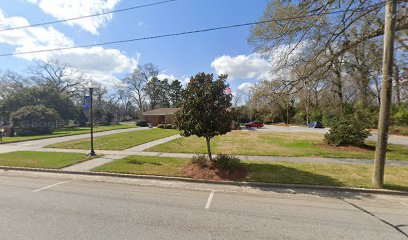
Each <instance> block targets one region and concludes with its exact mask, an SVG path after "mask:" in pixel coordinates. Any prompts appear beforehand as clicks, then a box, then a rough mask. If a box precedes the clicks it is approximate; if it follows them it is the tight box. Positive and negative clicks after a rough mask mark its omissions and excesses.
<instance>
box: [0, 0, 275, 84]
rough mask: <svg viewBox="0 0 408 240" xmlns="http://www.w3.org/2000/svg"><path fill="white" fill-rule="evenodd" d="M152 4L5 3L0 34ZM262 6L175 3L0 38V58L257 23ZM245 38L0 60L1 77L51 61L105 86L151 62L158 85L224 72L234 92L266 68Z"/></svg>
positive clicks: (120, 0) (247, 1) (201, 38)
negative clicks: (167, 79) (159, 78)
mask: <svg viewBox="0 0 408 240" xmlns="http://www.w3.org/2000/svg"><path fill="white" fill-rule="evenodd" d="M158 1H160V0H149V1H146V0H144V1H141V0H86V1H85V0H82V1H81V0H71V1H64V0H13V1H11V0H3V1H1V2H0V9H1V13H0V27H1V28H7V27H13V26H14V27H15V26H18V25H19V24H21V23H23V22H24V21H23V20H24V19H25V20H26V21H27V22H28V23H29V24H33V23H38V22H44V21H55V20H59V19H63V18H67V17H75V16H81V15H87V14H92V13H96V12H98V11H101V9H102V10H103V11H109V10H113V9H121V8H127V7H133V6H137V5H142V4H146V3H153V2H158ZM64 2H65V3H64ZM66 2H70V4H69V5H66ZM266 4H267V1H266V0H255V1H253V0H179V1H177V2H172V3H166V4H163V5H159V6H152V7H147V8H141V9H136V10H131V11H127V12H121V13H114V14H113V15H112V16H111V17H109V16H108V17H107V16H105V17H103V18H91V19H85V20H80V21H77V22H76V23H72V22H71V23H70V24H67V23H59V24H54V25H52V27H51V26H44V27H38V28H36V29H25V30H15V31H8V32H0V51H1V52H2V53H5V52H7V53H8V52H17V51H22V50H24V51H28V50H33V49H37V48H38V49H46V48H53V47H61V46H78V45H83V44H89V43H100V42H107V41H115V40H121V39H130V38H137V37H145V36H153V35H159V34H166V33H174V32H183V31H189V30H195V29H202V28H209V27H215V26H224V25H232V24H237V23H245V22H253V21H257V20H258V19H259V18H260V17H261V15H262V13H263V11H264V9H265V6H266ZM248 35H249V27H242V28H237V29H229V30H221V31H215V32H207V33H199V34H193V35H187V36H178V37H171V38H162V39H155V40H147V41H139V42H132V43H124V44H116V45H109V46H103V47H99V48H92V49H77V50H75V51H68V52H60V53H48V54H36V55H26V56H18V57H16V56H11V57H0V66H1V67H0V69H2V70H4V69H11V70H14V71H17V72H23V71H26V69H27V67H28V66H30V65H33V61H35V60H42V61H50V60H51V59H57V60H59V61H61V62H63V63H64V64H67V65H69V66H72V67H73V68H77V69H78V70H80V71H83V72H86V73H88V74H89V76H91V77H95V78H96V79H98V81H101V82H106V83H108V82H111V81H114V80H115V79H118V78H121V77H122V76H123V75H126V74H127V73H129V71H131V69H132V68H134V67H135V66H136V64H137V63H140V64H143V63H147V62H151V63H153V64H155V65H157V66H159V68H160V70H161V74H162V76H163V77H165V76H168V77H176V78H178V79H180V80H184V79H185V78H189V77H190V76H192V75H194V74H196V73H197V72H202V71H204V72H214V73H224V72H225V73H228V74H230V75H231V79H230V84H231V86H232V87H233V89H237V88H238V87H239V86H240V85H241V84H243V83H247V82H252V83H253V82H256V81H257V79H260V78H261V77H262V76H263V75H264V74H265V71H266V70H267V69H269V64H268V63H267V62H266V61H265V60H263V59H262V58H260V57H259V56H258V55H257V54H253V49H252V47H251V46H250V45H249V44H248V43H247V38H248ZM242 86H243V85H242ZM242 86H241V87H242Z"/></svg>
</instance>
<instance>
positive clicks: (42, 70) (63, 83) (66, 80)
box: [30, 60, 87, 95]
mask: <svg viewBox="0 0 408 240" xmlns="http://www.w3.org/2000/svg"><path fill="white" fill-rule="evenodd" d="M30 72H31V73H32V74H34V76H33V77H34V78H33V80H34V81H37V82H38V83H39V84H45V85H49V86H51V87H53V88H55V89H56V90H57V91H58V92H60V93H63V92H65V93H68V94H70V95H72V94H74V92H75V90H76V88H77V87H79V86H80V85H86V84H87V79H86V76H85V74H83V73H81V72H79V71H77V70H75V69H73V68H71V67H69V66H67V65H64V64H61V63H60V62H58V61H57V60H52V61H49V62H37V65H36V66H34V67H32V68H31V69H30Z"/></svg>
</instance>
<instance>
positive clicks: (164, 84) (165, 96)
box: [159, 78, 170, 108]
mask: <svg viewBox="0 0 408 240" xmlns="http://www.w3.org/2000/svg"><path fill="white" fill-rule="evenodd" d="M159 105H160V107H165V108H168V107H170V84H169V80H168V79H167V78H166V79H163V80H161V81H160V84H159Z"/></svg>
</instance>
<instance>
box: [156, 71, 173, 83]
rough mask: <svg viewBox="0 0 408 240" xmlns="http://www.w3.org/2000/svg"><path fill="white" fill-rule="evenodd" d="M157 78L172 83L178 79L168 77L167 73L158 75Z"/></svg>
mask: <svg viewBox="0 0 408 240" xmlns="http://www.w3.org/2000/svg"><path fill="white" fill-rule="evenodd" d="M157 78H158V79H159V80H164V79H167V80H169V82H170V83H171V82H173V81H174V80H176V79H177V78H176V77H175V76H173V75H167V74H165V73H160V74H159V75H157Z"/></svg>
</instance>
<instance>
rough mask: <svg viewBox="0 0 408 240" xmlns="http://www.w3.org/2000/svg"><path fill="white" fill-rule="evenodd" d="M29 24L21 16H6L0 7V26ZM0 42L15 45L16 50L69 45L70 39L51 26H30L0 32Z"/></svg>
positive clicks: (70, 43)
mask: <svg viewBox="0 0 408 240" xmlns="http://www.w3.org/2000/svg"><path fill="white" fill-rule="evenodd" d="M24 25H29V22H28V21H27V19H25V18H23V17H6V16H5V14H4V12H3V11H2V10H1V9H0V27H1V28H12V27H17V26H24ZM0 43H3V44H8V45H14V46H17V49H16V50H17V51H34V50H41V49H47V48H57V47H71V46H73V45H74V42H73V41H72V39H70V38H67V37H66V36H65V35H64V34H62V33H60V32H58V31H57V30H55V29H54V28H53V27H32V28H24V29H19V30H12V31H2V32H0Z"/></svg>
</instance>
